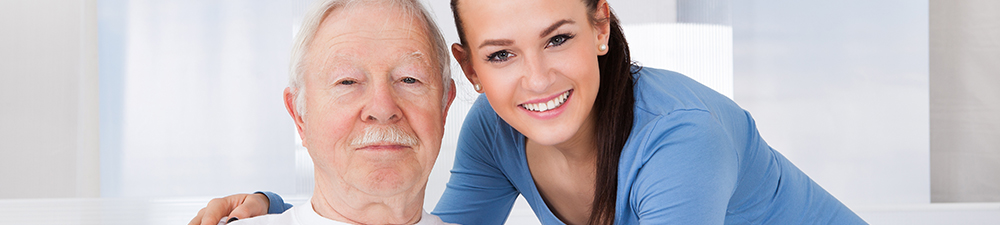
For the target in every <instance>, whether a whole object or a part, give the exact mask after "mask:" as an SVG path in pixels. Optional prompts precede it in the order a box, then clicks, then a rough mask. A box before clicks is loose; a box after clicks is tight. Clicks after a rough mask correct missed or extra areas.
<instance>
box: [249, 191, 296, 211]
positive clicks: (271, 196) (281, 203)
mask: <svg viewBox="0 0 1000 225" xmlns="http://www.w3.org/2000/svg"><path fill="white" fill-rule="evenodd" d="M257 193H260V194H264V196H267V201H268V205H269V206H268V207H267V214H281V213H283V212H285V210H288V209H291V208H292V204H288V203H285V200H284V199H281V196H278V194H275V193H274V192H270V191H258V192H254V194H257Z"/></svg>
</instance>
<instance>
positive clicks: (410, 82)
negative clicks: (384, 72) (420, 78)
mask: <svg viewBox="0 0 1000 225" xmlns="http://www.w3.org/2000/svg"><path fill="white" fill-rule="evenodd" d="M416 82H417V79H415V78H412V77H407V78H403V83H407V84H412V83H416Z"/></svg>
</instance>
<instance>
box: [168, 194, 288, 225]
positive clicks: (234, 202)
mask: <svg viewBox="0 0 1000 225" xmlns="http://www.w3.org/2000/svg"><path fill="white" fill-rule="evenodd" d="M269 203H270V202H268V200H267V196H265V195H264V194H261V193H256V194H235V195H230V196H226V197H223V198H216V199H212V201H209V202H208V206H205V208H202V209H201V210H199V211H198V215H197V216H195V217H194V218H193V219H191V222H189V223H188V225H218V224H219V220H221V219H222V218H223V217H236V218H239V219H245V218H250V217H255V216H260V215H264V214H267V207H268V206H269Z"/></svg>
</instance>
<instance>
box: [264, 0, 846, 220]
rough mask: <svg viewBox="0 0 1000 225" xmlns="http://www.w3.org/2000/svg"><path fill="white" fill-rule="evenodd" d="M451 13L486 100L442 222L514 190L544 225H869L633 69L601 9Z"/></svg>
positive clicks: (748, 138)
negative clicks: (527, 203)
mask: <svg viewBox="0 0 1000 225" xmlns="http://www.w3.org/2000/svg"><path fill="white" fill-rule="evenodd" d="M451 5H452V12H453V13H454V16H455V23H456V25H457V28H458V31H459V37H460V38H461V43H460V44H455V45H453V46H452V53H453V54H454V56H455V58H456V59H457V60H458V61H459V63H460V64H461V66H462V70H463V71H464V72H465V75H466V77H467V78H468V79H469V81H471V82H472V84H473V86H474V87H475V89H476V91H477V92H479V93H483V95H481V96H480V97H479V99H477V100H476V103H474V105H473V107H472V110H471V111H470V112H469V114H468V116H467V117H466V120H465V123H464V124H463V128H462V131H461V134H460V136H459V143H458V149H457V153H456V159H455V165H454V168H453V169H452V176H451V179H450V181H449V183H448V187H447V189H446V191H445V192H444V195H443V196H442V197H441V200H440V202H439V203H438V205H437V207H436V208H435V210H434V214H437V215H438V216H440V217H441V219H443V220H444V221H446V222H451V223H460V224H500V223H502V222H503V221H504V220H505V219H506V217H507V215H508V214H509V211H510V208H511V206H512V205H513V203H514V200H515V198H516V197H517V195H519V194H520V195H523V196H524V197H525V199H526V200H527V201H528V202H529V203H530V205H531V207H532V209H533V210H534V212H535V214H536V215H537V216H538V219H539V220H540V221H541V222H542V223H543V224H563V223H565V224H637V223H638V224H865V222H864V221H863V220H861V218H859V217H858V216H857V215H855V214H854V213H853V212H851V210H850V209H848V208H847V207H846V206H844V205H843V204H841V203H840V202H839V201H838V200H837V199H836V198H834V197H833V196H832V195H830V194H829V193H827V192H826V191H825V190H823V189H822V188H821V187H820V186H819V185H817V184H816V183H815V182H813V181H812V180H811V179H809V177H808V176H806V175H805V174H804V173H802V172H801V171H800V170H799V169H798V168H796V167H795V166H794V165H793V164H792V163H791V162H789V161H788V160H787V159H785V158H784V157H783V156H782V155H781V154H779V153H778V152H776V151H774V150H773V149H771V148H770V147H769V146H768V145H767V143H765V142H764V140H763V139H762V138H761V137H760V136H759V134H758V133H757V129H756V127H755V124H754V121H753V119H752V118H751V117H750V114H749V113H748V112H746V111H745V110H743V109H741V108H740V107H739V106H738V105H736V104H735V103H734V102H733V101H732V100H730V99H728V98H726V97H725V96H723V95H721V94H719V93H717V92H715V91H713V90H711V89H710V88H708V87H705V86H704V85H701V84H699V83H697V82H696V81H693V80H691V79H689V78H687V77H685V76H683V75H681V74H677V73H674V72H670V71H665V70H659V69H652V68H639V67H637V66H635V65H633V64H632V61H631V59H630V58H629V50H628V44H627V42H626V41H625V37H624V36H623V34H622V32H621V27H620V25H619V22H618V20H617V19H616V17H615V15H614V13H613V12H612V11H611V9H610V7H609V6H608V3H607V2H606V1H605V0H505V1H487V0H452V2H451ZM276 200H277V199H274V200H271V201H272V203H276V204H279V205H281V204H282V203H278V202H276ZM277 201H280V200H277ZM247 204H250V203H247ZM256 207H260V206H256ZM265 208H266V207H265ZM279 208H280V207H279Z"/></svg>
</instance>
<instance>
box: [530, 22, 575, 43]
mask: <svg viewBox="0 0 1000 225" xmlns="http://www.w3.org/2000/svg"><path fill="white" fill-rule="evenodd" d="M574 23H576V22H574V21H573V20H568V19H563V20H560V21H557V22H555V23H553V24H552V25H550V26H549V28H545V30H544V31H542V34H540V35H538V37H540V38H544V37H545V36H549V34H551V33H552V31H555V30H556V29H558V28H559V27H560V26H562V25H564V24H574Z"/></svg>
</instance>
